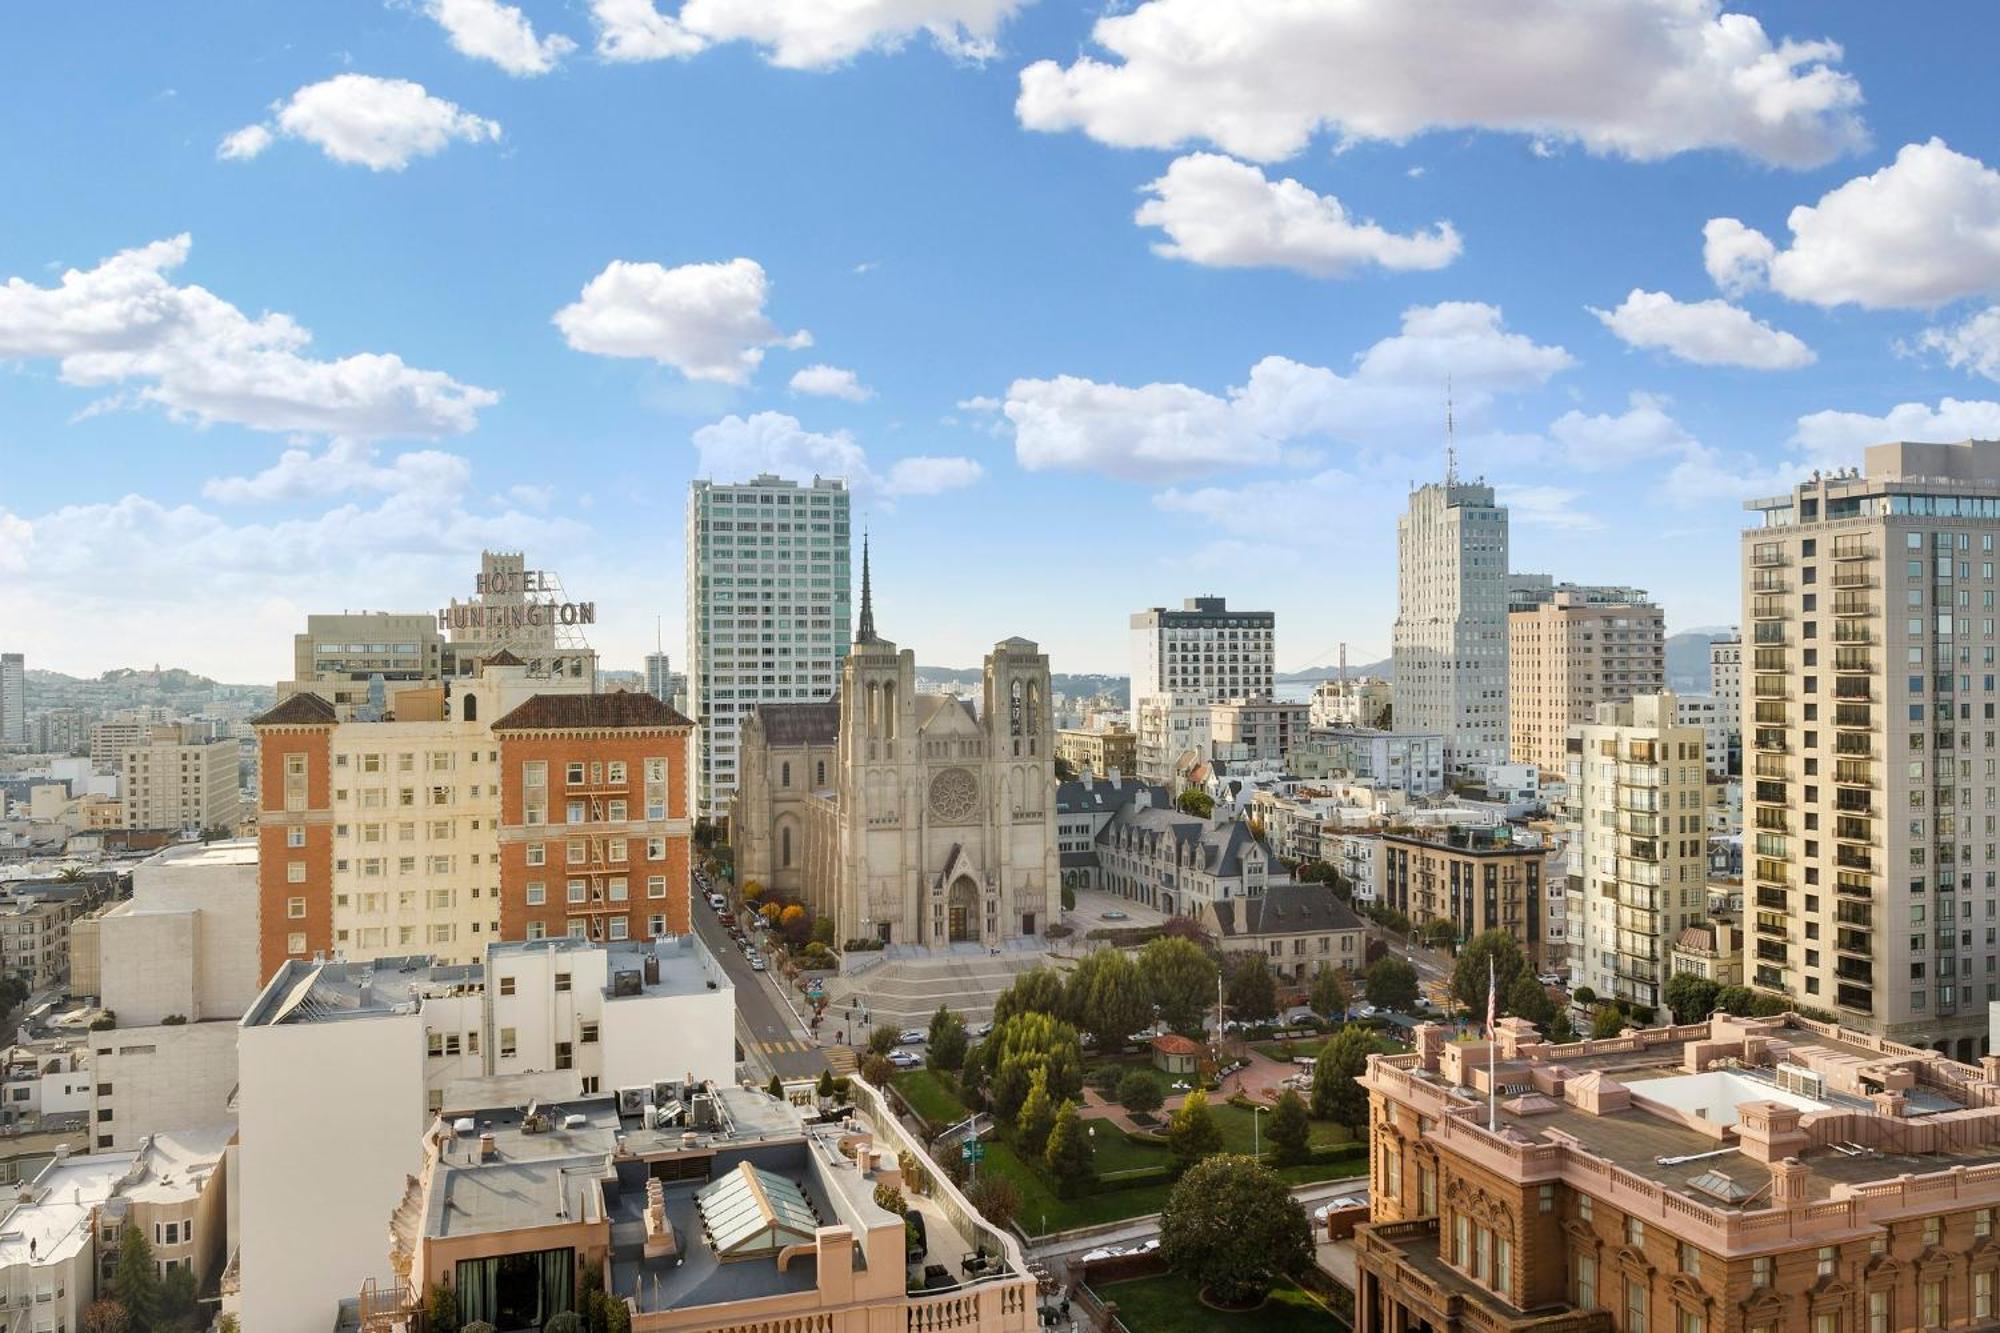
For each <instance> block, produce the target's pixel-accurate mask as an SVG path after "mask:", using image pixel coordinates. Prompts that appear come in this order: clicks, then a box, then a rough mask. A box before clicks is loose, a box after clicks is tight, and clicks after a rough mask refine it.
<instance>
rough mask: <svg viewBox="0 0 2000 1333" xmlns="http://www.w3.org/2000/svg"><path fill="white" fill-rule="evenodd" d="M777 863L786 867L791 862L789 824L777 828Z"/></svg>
mask: <svg viewBox="0 0 2000 1333" xmlns="http://www.w3.org/2000/svg"><path fill="white" fill-rule="evenodd" d="M778 864H779V865H780V866H784V867H788V868H789V867H790V865H791V864H792V829H791V826H790V825H789V824H788V825H786V826H785V827H784V828H782V829H779V830H778Z"/></svg>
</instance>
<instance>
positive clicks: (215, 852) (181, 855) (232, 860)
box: [139, 838, 257, 870]
mask: <svg viewBox="0 0 2000 1333" xmlns="http://www.w3.org/2000/svg"><path fill="white" fill-rule="evenodd" d="M139 864H140V866H142V867H143V866H159V867H162V868H168V867H171V868H172V869H175V870H199V869H202V868H204V867H216V868H222V867H227V866H254V865H256V864H257V840H256V839H255V838H223V839H221V840H220V841H217V842H184V843H176V844H175V845H174V846H172V847H165V848H162V849H161V850H159V851H157V852H155V853H153V855H151V856H149V857H147V858H146V859H145V860H144V861H141V862H140V863H139Z"/></svg>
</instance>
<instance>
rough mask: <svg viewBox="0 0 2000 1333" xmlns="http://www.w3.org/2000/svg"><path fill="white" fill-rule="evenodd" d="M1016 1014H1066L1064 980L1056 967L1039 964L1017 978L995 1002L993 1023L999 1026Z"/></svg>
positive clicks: (1056, 1015)
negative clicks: (1064, 1008) (1064, 1009)
mask: <svg viewBox="0 0 2000 1333" xmlns="http://www.w3.org/2000/svg"><path fill="white" fill-rule="evenodd" d="M1015 1014H1051V1015H1054V1016H1055V1017H1058V1018H1060V1017H1063V1016H1064V1013H1063V979H1062V976H1061V974H1060V973H1058V972H1056V971H1055V970H1054V969H1053V968H1047V967H1036V968H1030V969H1029V970H1028V971H1026V972H1023V973H1021V974H1020V975H1019V976H1017V977H1015V978H1014V981H1013V984H1011V985H1010V986H1008V987H1007V989H1006V990H1003V991H1001V992H1000V998H999V999H997V1000H995V1001H994V1002H993V1026H994V1027H995V1028H998V1027H999V1026H1000V1025H1001V1024H1002V1023H1004V1022H1006V1021H1007V1020H1008V1019H1010V1018H1012V1017H1013V1016H1014V1015H1015Z"/></svg>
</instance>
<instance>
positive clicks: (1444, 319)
mask: <svg viewBox="0 0 2000 1333" xmlns="http://www.w3.org/2000/svg"><path fill="white" fill-rule="evenodd" d="M1572 364H1574V362H1573V359H1572V358H1571V357H1570V355H1569V353H1568V352H1566V351H1564V350H1563V349H1562V348H1560V347H1549V346H1542V345H1539V344H1537V343H1535V342H1534V341H1533V340H1532V339H1529V338H1527V337H1525V336H1523V335H1521V334H1518V333H1511V332H1508V331H1506V330H1505V329H1503V328H1502V327H1501V316H1500V311H1499V309H1498V308H1497V307H1494V306H1489V305H1479V304H1475V303H1472V302H1447V303H1445V304H1443V305H1435V306H1417V307H1413V308H1412V309H1410V310H1407V311H1405V312H1404V314H1403V322H1402V330H1401V332H1399V333H1398V334H1396V335H1395V336H1393V337H1389V338H1385V339H1383V340H1382V341H1380V342H1378V343H1376V344H1375V345H1374V346H1372V347H1370V348H1369V349H1368V350H1367V351H1366V352H1364V353H1363V354H1362V355H1361V356H1360V357H1359V358H1358V359H1357V362H1356V366H1355V369H1354V371H1353V372H1352V373H1351V374H1348V375H1342V374H1340V373H1338V372H1336V371H1333V370H1328V369H1325V368H1322V367H1319V366H1309V365H1304V364H1302V363H1300V362H1297V361H1292V360H1289V359H1287V358H1285V357H1280V356H1269V357H1265V358H1264V359H1263V360H1262V361H1259V362H1258V363H1257V364H1256V365H1254V366H1252V367H1251V369H1250V375H1249V378H1248V380H1247V382H1246V383H1244V384H1243V385H1241V386H1237V387H1234V388H1231V389H1229V390H1228V392H1227V395H1226V396H1218V395H1216V394H1212V393H1209V392H1208V391H1206V390H1203V389H1198V388H1194V387H1192V386H1190V385H1186V384H1145V385H1139V386H1137V387H1128V386H1126V385H1122V384H1101V383H1098V382H1096V381H1093V380H1088V379H1082V378H1079V377H1077V376H1072V375H1064V376H1059V377H1057V378H1055V379H1051V380H1028V379H1023V380H1016V381H1015V382H1014V383H1013V384H1012V385H1011V386H1010V387H1009V388H1008V391H1007V400H1006V405H1005V411H1006V415H1007V419H1008V420H1009V421H1010V422H1011V423H1012V424H1013V427H1014V453H1015V457H1016V459H1017V460H1018V461H1019V462H1020V464H1021V466H1022V467H1024V468H1027V469H1029V470H1030V471H1043V470H1065V471H1094V472H1102V473H1106V474H1108V475H1111V476H1115V477H1123V478H1127V479H1130V480H1135V481H1172V480H1177V479H1182V478H1187V477H1193V476H1199V475H1201V474H1203V473H1207V472H1215V471H1221V470H1225V469H1231V468H1238V467H1248V466H1258V465H1268V464H1272V463H1279V462H1285V461H1288V460H1292V461H1296V460H1297V459H1298V458H1299V457H1300V452H1299V451H1300V447H1301V446H1302V445H1306V444H1309V443H1311V442H1314V441H1319V440H1328V439H1338V440H1370V439H1376V440H1382V439H1393V438H1395V437H1397V436H1399V435H1401V434H1403V433H1406V432H1407V431H1408V430H1409V429H1410V428H1412V427H1420V426H1422V425H1423V424H1426V423H1429V424H1431V425H1432V426H1434V427H1436V426H1441V425H1442V421H1443V414H1444V396H1445V392H1444V391H1445V383H1446V379H1447V376H1449V377H1450V378H1451V379H1452V382H1453V383H1454V384H1455V385H1456V386H1457V387H1458V389H1459V390H1460V391H1461V392H1460V396H1459V406H1460V408H1461V410H1462V411H1463V412H1465V413H1467V414H1476V413H1477V412H1478V411H1479V410H1480V409H1481V408H1482V407H1483V406H1484V405H1485V404H1486V403H1487V402H1489V401H1490V400H1491V397H1492V395H1493V394H1494V393H1496V392H1504V391H1510V390H1520V389H1526V388H1531V387H1533V386H1536V385H1540V384H1543V383H1545V382H1547V380H1548V379H1549V377H1550V376H1551V375H1554V374H1556V373H1557V372H1558V371H1561V370H1564V369H1566V368H1568V367H1569V366H1570V365H1572Z"/></svg>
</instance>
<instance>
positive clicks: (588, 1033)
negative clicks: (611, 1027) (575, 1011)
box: [576, 1021, 597, 1046]
mask: <svg viewBox="0 0 2000 1333" xmlns="http://www.w3.org/2000/svg"><path fill="white" fill-rule="evenodd" d="M576 1039H577V1040H578V1041H580V1042H582V1043H583V1044H584V1045H585V1046H592V1045H595V1044H596V1042H597V1024H596V1023H595V1022H590V1021H586V1022H584V1023H582V1024H581V1025H580V1026H579V1029H578V1031H577V1034H576Z"/></svg>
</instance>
